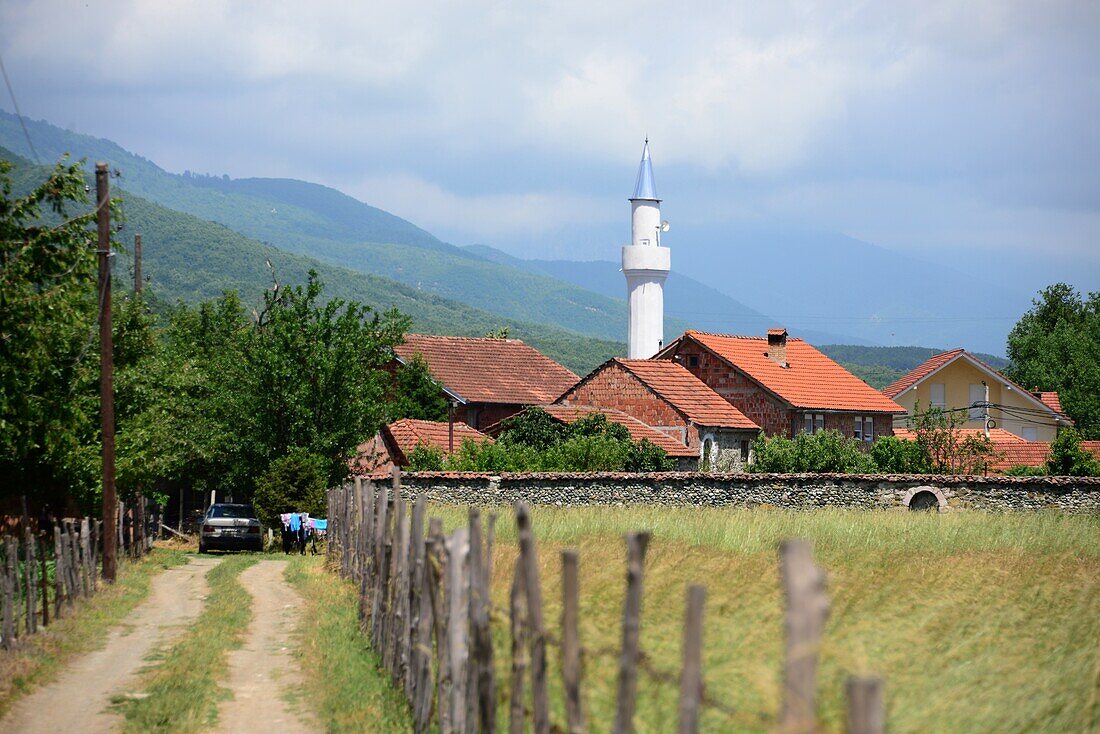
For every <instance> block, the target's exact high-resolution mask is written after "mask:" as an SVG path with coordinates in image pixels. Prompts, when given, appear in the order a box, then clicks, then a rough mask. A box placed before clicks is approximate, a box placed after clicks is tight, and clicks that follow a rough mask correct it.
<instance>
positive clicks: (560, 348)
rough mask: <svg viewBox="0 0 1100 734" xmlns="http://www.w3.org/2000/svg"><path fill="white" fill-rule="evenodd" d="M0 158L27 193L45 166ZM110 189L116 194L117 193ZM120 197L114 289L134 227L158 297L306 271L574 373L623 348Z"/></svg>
mask: <svg viewBox="0 0 1100 734" xmlns="http://www.w3.org/2000/svg"><path fill="white" fill-rule="evenodd" d="M0 158H3V159H6V160H11V161H13V162H14V163H15V164H16V168H15V170H14V171H13V178H14V181H15V186H16V188H17V190H27V189H29V187H30V185H31V184H32V182H35V181H42V180H44V179H45V177H46V174H47V169H45V168H44V167H36V166H33V165H31V164H29V163H28V162H27V161H26V160H24V159H22V158H20V157H19V156H17V155H14V154H12V153H11V152H10V151H6V150H4V149H3V148H0ZM112 193H113V194H114V195H115V196H119V195H120V194H119V191H118V190H114V191H113V192H112ZM121 196H122V214H123V216H124V229H123V230H122V232H121V233H119V234H118V236H117V238H118V240H119V241H121V242H122V243H124V245H125V247H124V249H123V251H122V252H121V253H120V254H119V257H118V259H117V261H116V265H115V284H116V287H123V288H124V287H127V285H128V284H129V283H130V282H132V279H133V258H132V253H131V251H130V243H132V242H133V234H134V233H137V232H141V233H142V251H143V258H142V273H143V275H144V277H145V278H146V279H147V281H148V284H149V287H150V288H151V290H152V292H153V294H154V295H155V296H156V298H158V299H159V300H160V301H162V302H167V303H173V302H175V301H177V300H178V301H183V302H185V303H197V302H199V301H202V300H205V299H208V298H215V297H217V296H220V295H221V294H222V293H223V292H224V291H226V290H236V291H238V292H239V293H240V294H241V297H242V298H243V299H244V301H245V302H246V303H247V304H250V305H253V306H255V305H258V304H259V303H260V301H261V298H260V295H261V294H262V292H263V291H264V290H265V289H267V288H270V287H271V285H272V274H273V273H274V276H275V277H277V278H278V280H279V282H281V283H283V284H287V285H289V284H301V283H304V282H305V280H306V277H307V275H308V273H309V271H310V270H311V269H313V270H316V271H317V273H318V274H319V275H320V277H321V279H322V280H323V281H324V283H325V292H326V295H327V296H328V297H331V298H342V299H346V300H356V301H360V302H362V303H366V304H368V305H370V306H372V307H374V308H375V309H378V310H385V309H387V308H390V307H395V308H397V309H399V310H400V311H401V312H402V313H404V314H406V315H408V316H410V317H411V318H412V319H413V328H414V329H415V330H418V331H422V332H426V333H432V334H454V335H459V336H483V335H484V334H485V333H487V332H488V331H490V330H493V329H499V328H501V327H508V329H509V333H510V335H511V336H512V337H514V338H517V339H523V340H524V341H527V342H528V343H530V344H532V345H533V346H535V347H536V348H538V349H539V350H541V351H543V352H545V353H546V354H547V355H549V356H551V357H552V358H554V359H556V360H558V361H559V362H561V363H562V364H564V365H565V366H567V367H569V368H570V369H571V370H573V371H574V372H577V373H579V374H585V373H587V372H588V371H590V370H591V369H592V368H593V367H595V366H596V365H598V364H600V363H602V362H604V361H606V360H607V359H610V358H611V357H612V356H615V355H618V354H622V353H623V352H624V351H625V347H624V345H622V344H620V343H618V342H614V341H608V340H599V339H593V338H590V337H585V336H582V335H580V334H574V333H570V332H569V331H566V330H565V329H560V328H556V327H554V326H548V325H544V324H537V323H531V322H526V321H522V320H520V319H514V318H506V317H502V316H499V315H497V314H494V313H490V312H488V311H485V310H482V309H478V308H473V307H471V306H468V305H466V304H464V303H458V302H456V301H453V300H450V299H446V298H442V297H440V296H438V295H435V294H432V293H428V292H424V291H421V290H417V289H415V288H411V287H409V286H407V285H404V284H402V283H397V282H394V281H392V280H389V279H387V278H382V277H379V276H376V275H370V274H367V273H359V272H354V271H352V270H348V269H347V268H340V267H336V266H333V265H330V264H327V263H323V262H320V261H318V260H315V259H313V258H309V257H305V256H302V255H297V254H294V253H289V252H284V251H283V250H280V249H277V248H275V247H272V246H270V245H266V244H264V243H262V242H258V241H256V240H254V239H251V238H249V237H245V236H244V235H242V234H239V233H238V232H235V231H233V230H231V229H229V228H228V227H225V226H224V225H220V224H215V223H213V222H208V221H204V220H202V219H200V218H198V217H195V216H191V215H189V214H185V213H182V212H178V211H173V210H172V209H168V208H166V207H163V206H159V205H157V204H155V203H152V202H150V201H147V200H145V199H143V198H141V197H139V196H135V195H133V194H131V193H129V192H126V191H123V192H122V193H121ZM268 262H270V263H271V269H269V268H268V266H267V263H268Z"/></svg>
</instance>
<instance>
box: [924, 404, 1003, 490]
mask: <svg viewBox="0 0 1100 734" xmlns="http://www.w3.org/2000/svg"><path fill="white" fill-rule="evenodd" d="M914 420H915V424H914V432H915V433H916V443H917V446H919V447H920V450H921V451H922V452H923V453H924V455H925V456H926V457H927V462H928V467H929V470H930V471H933V472H935V473H937V474H985V473H986V472H987V471H989V467H990V466H991V465H992V464H993V462H994V460H995V459H996V458H997V452H996V450H995V449H994V446H993V442H992V441H990V440H989V439H988V438H986V437H985V436H983V435H973V434H964V433H963V432H962V430H960V429H961V427H962V424H963V422H964V418H963V414H962V412H960V411H954V410H944V409H942V408H933V407H929V408H928V409H927V410H923V411H922V410H921V406H920V403H919V402H918V403H917V404H916V408H915V409H914Z"/></svg>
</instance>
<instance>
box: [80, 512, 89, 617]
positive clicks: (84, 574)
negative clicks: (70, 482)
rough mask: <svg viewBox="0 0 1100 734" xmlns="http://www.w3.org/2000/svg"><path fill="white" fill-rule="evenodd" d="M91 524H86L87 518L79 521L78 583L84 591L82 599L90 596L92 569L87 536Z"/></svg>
mask: <svg viewBox="0 0 1100 734" xmlns="http://www.w3.org/2000/svg"><path fill="white" fill-rule="evenodd" d="M90 525H91V523H90V522H88V518H86V517H85V518H84V519H83V520H81V521H80V539H79V540H80V581H81V584H82V588H83V589H84V598H85V599H86V598H88V597H90V596H91V595H92V574H91V571H92V569H91V568H90V567H89V566H90V565H91V563H90V562H91V556H92V548H91V543H89V542H88V534H89V533H90V532H91V530H90Z"/></svg>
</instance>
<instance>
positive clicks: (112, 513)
mask: <svg viewBox="0 0 1100 734" xmlns="http://www.w3.org/2000/svg"><path fill="white" fill-rule="evenodd" d="M109 176H110V174H109V173H108V172H107V164H106V163H104V162H103V161H99V162H97V163H96V164H95V193H96V224H97V229H98V234H99V248H98V249H97V250H96V252H97V253H98V254H99V406H100V407H99V411H100V417H101V432H102V434H103V579H104V581H106V582H108V583H114V581H115V573H116V569H117V567H118V534H117V532H116V530H115V528H116V526H115V522H116V518H117V513H118V509H117V502H118V498H117V497H116V495H115V384H114V343H113V341H112V338H111V192H110V187H111V184H110V179H109Z"/></svg>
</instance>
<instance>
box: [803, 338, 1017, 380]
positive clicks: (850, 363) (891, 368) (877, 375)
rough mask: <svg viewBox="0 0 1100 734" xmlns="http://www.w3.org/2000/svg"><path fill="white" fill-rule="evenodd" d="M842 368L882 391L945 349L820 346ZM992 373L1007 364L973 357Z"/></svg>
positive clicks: (989, 357) (978, 354)
mask: <svg viewBox="0 0 1100 734" xmlns="http://www.w3.org/2000/svg"><path fill="white" fill-rule="evenodd" d="M817 348H818V349H820V350H821V351H822V352H824V353H825V354H827V355H828V356H829V357H831V358H832V359H834V360H836V361H837V362H839V363H840V364H842V365H844V366H845V367H846V368H847V369H848V371H849V372H851V373H853V374H854V375H856V376H857V377H859V378H860V379H862V380H863V381H864V382H866V383H867V384H869V385H871V386H872V387H876V388H878V389H880V390H881V389H882V388H884V387H886V386H887V385H889V384H890V383H892V382H894V381H895V380H897V379H898V378H899V377H901V376H902V375H904V374H906V373H907V372H909V371H911V370H912V369H914V368H915V367H916V366H917V365H919V364H921V363H922V362H924V361H925V360H927V359H928V358H929V357H932V356H934V355H937V354H940V353H941V352H945V351H947V350H945V349H930V348H928V347H866V346H855V345H851V344H821V345H818V347H817ZM973 354H974V356H976V357H977V358H978V359H980V360H982V361H984V362H985V363H986V364H988V365H989V366H990V367H993V368H994V369H998V370H1003V369H1004V368H1005V367H1007V366H1008V364H1009V362H1008V360H1007V359H1005V358H1003V357H998V356H996V355H993V354H983V353H981V352H975V353H973Z"/></svg>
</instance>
